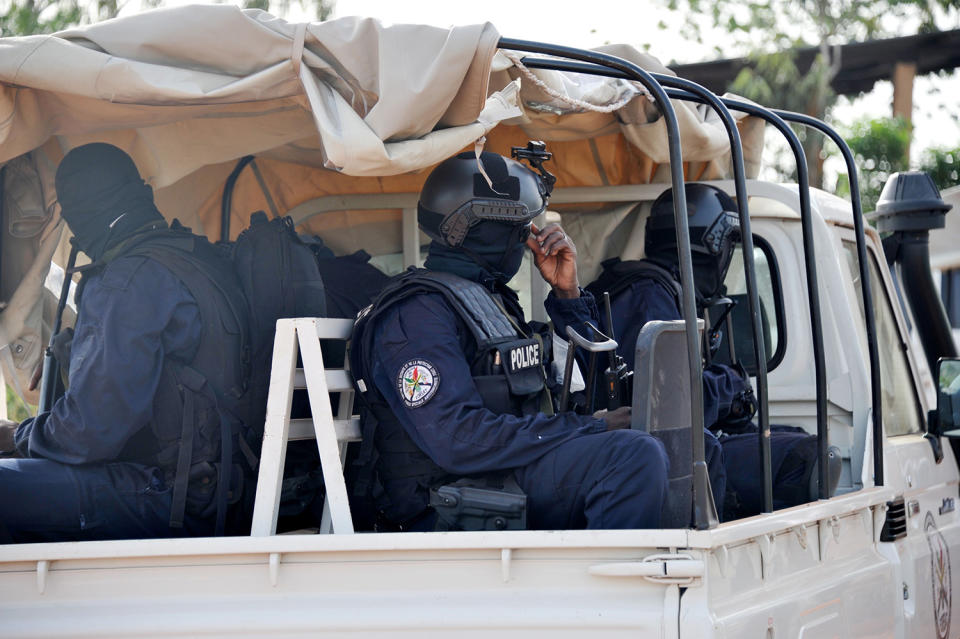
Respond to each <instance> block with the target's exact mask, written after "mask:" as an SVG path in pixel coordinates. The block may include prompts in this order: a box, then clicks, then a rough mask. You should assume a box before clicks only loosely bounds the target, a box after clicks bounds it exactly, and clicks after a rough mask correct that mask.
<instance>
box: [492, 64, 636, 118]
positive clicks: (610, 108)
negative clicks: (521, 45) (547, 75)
mask: <svg viewBox="0 0 960 639" xmlns="http://www.w3.org/2000/svg"><path fill="white" fill-rule="evenodd" d="M501 53H503V54H504V55H505V56H507V58H508V59H509V60H510V61H511V62H513V64H514V66H516V67H517V68H518V69H520V72H521V73H522V74H523V75H524V76H526V77H527V78H529V79H530V81H531V82H533V84H534V85H536V86H537V87H538V88H539V89H540V90H542V91H543V92H544V93H546V94H547V95H549V96H550V97H552V98H554V99H555V100H559V101H561V102H563V103H564V104H567V105H569V106H572V107H576V108H578V109H583V110H584V111H596V112H597V113H613V112H614V111H619V110H620V109H622V108H623V107H625V106H627V104H629V103H630V101H631V100H633V98H634V97H636V96H635V95H628V96H627V97H626V98H623V99H622V100H620V101H619V102H615V103H613V104H608V105H605V106H601V105H599V104H593V103H590V102H586V101H584V100H578V99H577V98H571V97H570V96H568V95H564V94H563V93H560V92H559V91H557V90H556V89H553V88H551V87H549V86H547V84H546V83H545V82H544V81H543V80H541V79H540V78H538V77H537V76H536V74H535V73H534V72H533V71H531V70H530V69H528V68H527V67H526V66H525V65H524V64H523V62H522V61H521V59H520V56H519V55H517V54H516V53H513V52H511V51H504V50H502V49H501ZM631 88H633V89H634V90H636V91H638V93H640V95H643V96H645V97H646V98H647V99H649V100H651V101H652V100H653V97H652V96H651V95H650V93H649V92H648V91H647V90H646V88H645V87H637V86H635V85H633V84H631Z"/></svg>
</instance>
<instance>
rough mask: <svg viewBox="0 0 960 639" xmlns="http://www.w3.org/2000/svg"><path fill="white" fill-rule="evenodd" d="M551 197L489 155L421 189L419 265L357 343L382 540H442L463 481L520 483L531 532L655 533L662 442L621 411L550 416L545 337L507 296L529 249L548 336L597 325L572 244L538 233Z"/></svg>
mask: <svg viewBox="0 0 960 639" xmlns="http://www.w3.org/2000/svg"><path fill="white" fill-rule="evenodd" d="M547 197H548V189H547V188H546V186H545V183H544V181H543V180H542V179H541V177H540V176H538V175H537V174H535V173H534V172H533V171H531V170H530V169H528V168H526V167H525V166H524V165H522V164H520V163H519V162H516V161H514V160H510V159H507V158H504V157H502V156H500V155H497V154H494V153H489V152H485V153H483V154H481V155H479V157H478V156H477V155H475V154H474V153H463V154H460V155H458V156H456V157H453V158H450V159H448V160H446V161H444V162H442V163H441V164H440V165H438V166H437V167H436V168H435V169H434V170H433V172H432V173H431V174H430V176H429V177H428V178H427V180H426V182H425V184H424V186H423V189H422V191H421V194H420V202H419V206H418V218H419V223H420V228H421V229H422V230H423V231H424V232H425V233H427V234H428V235H429V236H430V237H431V238H432V240H433V241H432V243H431V244H430V249H429V254H428V256H427V260H426V268H425V269H412V270H409V271H407V272H406V273H404V274H402V275H400V276H398V277H397V278H395V279H394V280H393V281H392V282H391V283H390V284H388V286H387V287H386V289H385V290H384V291H383V293H381V295H380V296H379V297H378V298H377V300H376V301H375V302H374V304H373V306H372V307H371V308H370V309H368V310H367V311H366V312H365V313H364V314H362V315H361V318H360V319H359V320H358V323H357V327H356V329H355V332H354V337H353V342H352V344H353V345H352V355H351V358H352V362H353V365H354V374H355V376H356V377H357V380H358V381H357V387H358V390H359V391H360V394H361V397H362V399H363V402H364V405H365V406H366V407H368V409H369V410H368V411H367V412H366V414H365V417H364V425H363V431H364V436H363V439H364V443H368V442H372V446H373V447H374V448H375V449H376V453H377V454H376V455H375V456H368V457H367V458H368V459H371V460H374V459H375V460H376V483H377V485H378V486H379V488H378V489H377V490H375V491H374V493H375V497H376V507H377V509H378V510H379V516H380V522H379V526H380V527H381V528H382V529H394V530H434V529H438V528H439V527H440V526H439V525H438V521H437V520H438V514H437V512H435V509H434V508H431V506H430V499H431V490H436V488H437V487H438V486H441V485H449V484H452V483H454V482H457V480H458V479H460V478H465V477H470V478H474V479H476V478H499V479H507V480H514V481H515V482H516V484H518V485H519V487H520V488H521V489H522V491H523V492H524V493H525V494H526V496H527V526H528V527H530V528H550V529H564V528H584V527H586V528H651V527H657V526H658V525H659V519H660V510H661V507H662V504H663V500H664V495H665V490H666V481H667V480H666V465H667V459H666V455H665V452H664V449H663V446H662V445H661V444H660V442H659V441H658V440H656V439H655V438H653V437H651V436H649V435H647V434H646V433H642V432H639V431H633V430H625V429H628V428H629V410H628V409H622V410H620V411H619V412H614V413H610V414H598V415H593V416H591V415H578V414H575V413H573V412H564V413H559V414H558V413H555V412H554V409H555V407H554V405H553V404H552V402H551V395H552V394H551V392H550V388H549V387H550V386H551V384H552V379H551V378H552V376H548V375H546V374H545V371H549V370H550V354H551V352H552V348H551V347H550V333H549V331H543V330H538V328H537V327H536V326H532V325H531V324H528V323H527V322H526V321H525V320H524V318H523V312H522V310H521V308H520V304H519V302H518V299H517V295H516V293H515V292H514V291H513V290H511V289H510V288H509V287H508V286H507V282H508V281H509V280H510V279H511V278H512V277H513V276H514V275H515V274H516V273H517V271H518V269H519V268H520V263H521V260H522V258H523V254H524V252H525V251H526V250H530V251H531V252H532V254H533V259H534V263H535V265H536V267H537V268H538V269H539V270H540V273H541V274H542V275H543V277H544V279H545V280H546V282H547V283H548V284H549V285H550V286H551V287H552V291H551V293H550V294H549V296H548V297H547V299H546V301H545V302H544V305H545V307H546V310H547V312H548V314H549V315H550V318H551V319H552V321H553V325H554V330H555V331H556V332H557V333H559V334H565V333H564V331H565V327H566V326H568V325H570V326H573V327H575V328H576V329H578V330H580V331H581V332H587V328H586V325H585V323H586V322H593V323H595V322H596V319H597V310H596V304H595V302H594V299H593V297H592V296H591V295H590V294H589V293H586V292H585V291H583V290H582V289H580V288H579V285H578V280H577V270H576V248H575V247H574V245H573V243H572V242H571V240H570V238H569V237H567V235H566V234H565V233H564V231H563V229H562V228H561V227H560V226H559V225H556V224H551V225H548V226H546V227H545V228H543V229H539V228H537V227H536V226H535V225H533V224H532V220H533V219H534V218H535V217H536V216H538V215H540V214H541V213H542V212H543V211H544V210H545V208H546V205H547ZM361 457H363V454H361ZM441 523H442V522H441ZM447 525H448V526H449V525H450V522H447ZM454 527H455V524H454Z"/></svg>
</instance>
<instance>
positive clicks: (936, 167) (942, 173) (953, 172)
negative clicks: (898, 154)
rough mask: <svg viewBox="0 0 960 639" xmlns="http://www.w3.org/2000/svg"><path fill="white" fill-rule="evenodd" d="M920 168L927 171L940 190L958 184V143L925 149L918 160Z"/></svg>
mask: <svg viewBox="0 0 960 639" xmlns="http://www.w3.org/2000/svg"><path fill="white" fill-rule="evenodd" d="M920 170H921V171H926V172H927V173H929V174H930V177H932V178H933V181H934V182H935V183H936V185H937V186H938V187H939V188H940V190H941V191H942V190H943V189H949V188H950V187H952V186H957V185H960V145H958V146H956V147H954V148H952V149H951V148H947V147H936V148H932V149H927V150H926V151H924V153H923V158H922V159H921V160H920Z"/></svg>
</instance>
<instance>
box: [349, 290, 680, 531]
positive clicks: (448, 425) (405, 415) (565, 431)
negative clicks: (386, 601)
mask: <svg viewBox="0 0 960 639" xmlns="http://www.w3.org/2000/svg"><path fill="white" fill-rule="evenodd" d="M545 305H546V308H547V311H548V313H549V314H550V317H551V319H552V320H553V322H554V324H555V328H556V330H557V332H558V333H560V334H563V332H564V330H565V327H566V325H567V324H575V325H582V322H583V321H585V320H588V319H593V320H595V319H596V315H597V314H596V305H595V303H594V300H593V298H592V296H590V295H589V294H584V296H583V297H581V298H579V299H573V300H561V299H557V298H556V297H555V296H554V295H553V294H551V295H550V296H549V297H548V298H547V300H546V302H545ZM514 319H515V320H516V321H517V322H518V324H521V325H522V323H523V319H522V318H518V317H517V318H514ZM370 330H374V331H375V333H374V338H373V342H372V344H373V346H372V348H371V349H370V352H369V353H366V354H365V355H364V357H365V361H366V369H367V370H368V371H369V372H370V377H371V379H372V381H373V383H374V384H375V386H376V388H377V390H378V391H379V393H380V395H382V397H383V398H385V400H386V402H387V403H388V405H389V408H390V410H391V412H392V413H393V415H394V416H395V419H396V422H397V423H396V424H389V423H387V424H384V423H381V424H380V425H379V427H378V429H379V431H380V432H379V434H378V442H381V441H383V440H387V441H389V440H390V439H391V436H390V433H389V431H390V428H398V427H399V428H402V429H403V431H405V433H406V434H407V435H408V436H409V437H410V439H412V441H413V442H414V443H415V445H416V447H417V448H419V449H420V450H421V451H423V452H424V453H426V454H427V455H428V456H429V458H430V460H432V462H433V463H434V464H436V465H437V466H439V467H440V468H441V469H442V471H443V472H445V473H447V474H449V475H450V476H453V477H463V476H484V475H496V474H504V473H507V472H509V471H513V473H514V476H515V478H516V479H517V483H518V484H519V485H520V487H521V488H522V489H523V490H524V492H525V493H526V494H527V497H528V525H529V527H531V528H540V529H565V528H584V527H587V528H653V527H657V526H658V525H659V520H660V510H661V507H662V504H663V500H664V495H665V491H666V476H667V473H666V467H667V463H668V462H667V458H666V454H665V452H664V449H663V446H662V444H661V443H660V442H659V441H658V440H656V439H655V438H653V437H651V436H649V435H647V434H645V433H640V432H636V431H630V430H620V431H614V432H606V425H605V423H604V421H603V420H600V419H595V418H593V417H591V416H580V415H576V414H574V413H563V414H559V415H553V416H548V415H545V414H543V413H539V412H532V413H530V414H528V413H524V414H523V415H516V414H504V413H496V412H493V411H491V410H490V409H488V408H486V407H485V406H484V401H483V398H482V397H481V395H480V393H479V391H478V388H477V385H476V381H475V380H476V378H475V377H474V376H473V373H472V371H471V365H470V362H473V361H474V359H475V357H476V355H477V344H476V340H475V339H474V338H473V336H472V334H471V333H470V331H469V330H467V329H466V327H465V325H464V323H463V321H462V320H461V319H460V318H459V317H458V315H457V314H456V313H455V312H454V310H453V309H452V308H451V307H450V305H449V304H448V302H447V301H446V300H445V299H444V298H443V296H442V295H439V294H435V293H423V294H418V295H414V296H411V297H409V298H406V299H403V300H402V301H399V302H397V303H396V304H395V305H393V306H392V307H390V308H389V309H387V310H386V311H385V312H384V313H383V315H381V316H380V317H379V318H378V320H377V321H376V324H375V325H374V326H371V327H370ZM413 362H425V363H426V364H423V366H426V365H427V364H429V366H430V367H432V371H433V372H432V374H431V375H430V377H431V383H432V387H431V389H430V390H427V391H423V390H422V389H421V391H418V393H419V396H421V397H423V398H426V399H425V400H424V401H422V402H421V401H419V400H418V401H411V399H412V398H414V397H415V396H414V395H411V396H410V398H405V397H404V396H403V395H401V392H402V391H401V392H398V387H400V386H402V384H403V380H402V379H401V374H402V373H403V372H404V371H408V370H410V365H411V363H413ZM381 460H382V462H383V457H381ZM387 465H388V466H389V462H388V463H387ZM393 470H394V469H391V468H389V467H387V468H384V469H382V471H381V481H382V482H383V485H384V489H385V491H386V493H387V495H388V497H389V499H390V500H391V501H392V502H393V505H394V511H395V512H399V513H406V514H407V515H413V514H415V513H417V512H421V511H422V510H423V508H425V506H426V496H425V494H426V493H425V488H426V487H425V486H424V485H423V483H424V482H423V478H422V477H411V476H403V475H404V473H402V472H393ZM414 529H416V528H415V527H414Z"/></svg>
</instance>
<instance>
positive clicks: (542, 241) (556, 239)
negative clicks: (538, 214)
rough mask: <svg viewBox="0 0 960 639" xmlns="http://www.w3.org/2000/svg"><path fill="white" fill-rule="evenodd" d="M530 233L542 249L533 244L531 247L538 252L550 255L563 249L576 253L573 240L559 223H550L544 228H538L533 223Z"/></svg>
mask: <svg viewBox="0 0 960 639" xmlns="http://www.w3.org/2000/svg"><path fill="white" fill-rule="evenodd" d="M530 233H531V235H530V238H531V239H534V240H535V241H536V243H537V244H538V246H539V249H540V250H537V248H536V247H534V246H532V245H531V248H532V249H533V250H534V251H535V252H537V253H540V254H542V255H548V256H549V255H555V254H557V253H559V252H560V251H563V250H569V251H571V252H573V253H576V248H575V247H574V245H573V242H572V241H571V240H570V238H569V237H568V236H567V234H566V233H565V232H564V230H563V228H561V226H560V225H559V224H556V223H553V224H548V225H547V226H545V227H544V228H543V229H538V228H537V227H536V226H533V225H531V227H530ZM528 244H529V242H528Z"/></svg>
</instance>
